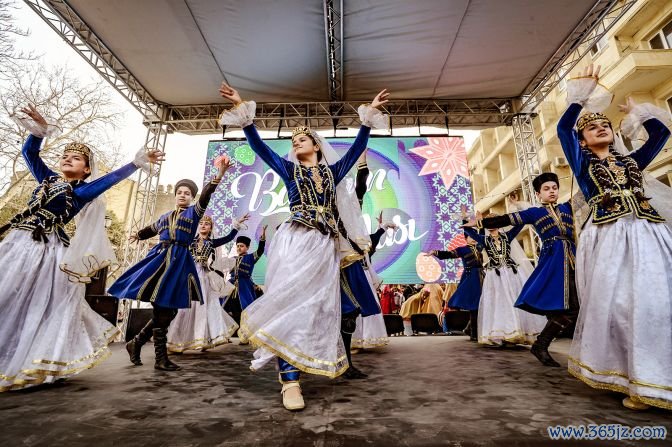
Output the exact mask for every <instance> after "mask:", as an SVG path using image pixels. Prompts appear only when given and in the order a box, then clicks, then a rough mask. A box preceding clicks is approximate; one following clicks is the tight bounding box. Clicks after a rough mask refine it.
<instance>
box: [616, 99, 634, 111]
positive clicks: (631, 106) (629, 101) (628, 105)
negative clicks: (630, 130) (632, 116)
mask: <svg viewBox="0 0 672 447" xmlns="http://www.w3.org/2000/svg"><path fill="white" fill-rule="evenodd" d="M636 106H637V103H636V102H635V100H634V99H632V98H628V99H627V101H625V104H620V105H619V106H618V109H619V110H620V111H621V112H623V113H626V114H627V113H630V112H632V109H634V108H635V107H636Z"/></svg>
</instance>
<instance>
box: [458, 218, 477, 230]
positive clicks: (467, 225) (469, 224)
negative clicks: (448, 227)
mask: <svg viewBox="0 0 672 447" xmlns="http://www.w3.org/2000/svg"><path fill="white" fill-rule="evenodd" d="M476 222H477V221H476V219H471V220H470V221H469V222H467V223H465V224H462V226H463V227H472V228H473V227H475V226H476Z"/></svg>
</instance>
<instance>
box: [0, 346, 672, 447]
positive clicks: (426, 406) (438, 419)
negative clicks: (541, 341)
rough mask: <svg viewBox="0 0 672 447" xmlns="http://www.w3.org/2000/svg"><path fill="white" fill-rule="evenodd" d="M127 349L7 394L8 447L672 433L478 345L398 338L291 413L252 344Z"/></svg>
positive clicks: (521, 357) (417, 441) (423, 442)
mask: <svg viewBox="0 0 672 447" xmlns="http://www.w3.org/2000/svg"><path fill="white" fill-rule="evenodd" d="M568 346H569V340H559V341H557V342H555V343H554V344H553V345H552V349H551V351H552V352H555V353H556V358H557V359H558V360H560V361H561V362H566V358H567V357H566V355H565V353H566V352H567V349H568ZM113 351H114V353H113V355H112V357H111V358H110V359H108V360H107V361H105V362H104V363H103V364H101V365H100V366H98V367H97V368H95V369H93V370H90V371H86V372H84V373H82V374H81V375H80V376H78V377H75V378H74V379H71V380H68V381H66V382H63V383H59V384H56V385H51V386H46V387H42V388H40V389H28V390H24V391H16V392H7V393H2V394H0V417H2V430H1V431H0V445H3V446H18V445H21V446H55V445H58V446H68V447H75V446H87V447H89V446H94V447H104V446H112V445H114V446H133V445H147V446H180V447H184V446H350V445H352V446H365V445H368V446H386V447H392V446H438V445H451V446H463V447H468V446H477V445H478V446H481V445H483V446H486V445H487V446H510V447H512V446H539V445H553V444H555V442H553V441H551V440H550V439H549V438H548V435H547V434H546V427H547V426H549V425H570V424H573V425H578V424H601V423H605V424H622V425H629V426H636V425H650V426H655V425H666V426H667V427H668V430H669V429H670V428H672V426H671V425H670V419H669V413H668V412H665V411H663V410H650V411H647V412H633V411H630V410H627V409H625V408H623V407H622V406H621V397H620V396H619V395H616V394H614V393H611V392H606V391H597V390H593V389H590V388H588V387H587V386H586V385H584V384H583V383H581V382H579V381H578V380H576V379H574V378H572V377H570V376H569V374H568V373H567V370H566V369H565V368H544V367H543V366H541V365H540V364H539V363H538V362H537V361H536V360H535V359H534V358H533V357H532V356H531V355H530V354H529V352H527V350H526V349H523V348H521V349H507V350H504V351H502V350H497V349H491V348H484V347H479V346H476V345H475V344H473V343H469V342H467V341H466V338H465V337H446V336H431V337H430V336H424V337H400V338H393V339H392V340H391V344H390V346H388V347H387V348H385V349H383V350H381V351H380V352H365V353H360V354H357V355H355V362H356V364H357V366H359V367H361V369H362V370H364V371H367V372H370V377H369V379H368V380H363V381H352V382H347V381H345V380H342V379H335V380H329V379H326V378H320V377H316V376H310V377H307V379H306V380H305V381H304V382H303V383H304V396H305V398H306V404H307V407H306V409H305V410H304V411H302V412H299V413H291V412H289V411H287V410H285V409H284V408H283V407H282V403H281V398H280V392H279V391H280V385H279V384H278V381H277V378H276V377H277V376H276V374H275V372H274V370H273V368H272V367H269V368H267V369H266V370H264V371H263V372H262V373H256V374H253V373H251V372H250V371H249V370H248V365H249V359H250V356H251V349H250V347H249V346H238V345H236V344H229V345H224V346H221V347H219V348H217V349H215V350H213V351H211V352H208V353H205V354H187V355H183V356H178V357H176V360H175V361H176V362H177V363H179V364H180V365H181V366H182V368H183V370H182V371H180V372H177V373H165V372H159V371H155V370H154V369H153V361H154V354H153V349H152V345H151V344H149V345H147V346H146V347H145V349H144V351H143V360H144V362H145V365H144V366H142V367H133V366H131V365H130V364H129V363H128V358H127V355H126V352H125V351H124V350H123V346H122V345H120V344H115V345H114V346H113ZM558 352H561V354H557V353H558ZM668 437H669V434H668ZM668 442H669V441H668ZM569 444H570V443H568V442H565V443H560V445H569ZM571 445H572V446H575V445H586V446H597V445H600V446H605V445H618V446H628V445H647V446H650V445H669V444H665V442H663V441H646V442H642V443H641V444H638V443H634V442H631V443H629V442H625V441H620V442H611V443H609V442H603V441H591V442H588V441H586V442H581V443H580V442H575V441H572V442H571Z"/></svg>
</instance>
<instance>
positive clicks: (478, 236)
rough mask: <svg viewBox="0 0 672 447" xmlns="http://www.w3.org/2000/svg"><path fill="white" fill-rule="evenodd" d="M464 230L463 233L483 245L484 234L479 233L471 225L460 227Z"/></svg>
mask: <svg viewBox="0 0 672 447" xmlns="http://www.w3.org/2000/svg"><path fill="white" fill-rule="evenodd" d="M462 229H463V230H464V235H465V236H469V237H470V238H472V239H473V240H475V241H476V242H478V243H479V244H481V245H482V246H485V235H483V234H480V233H479V232H478V230H477V229H475V228H472V227H462Z"/></svg>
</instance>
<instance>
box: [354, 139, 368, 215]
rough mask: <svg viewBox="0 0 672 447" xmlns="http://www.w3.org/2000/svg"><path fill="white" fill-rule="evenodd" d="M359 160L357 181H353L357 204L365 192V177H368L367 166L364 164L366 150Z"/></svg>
mask: <svg viewBox="0 0 672 447" xmlns="http://www.w3.org/2000/svg"><path fill="white" fill-rule="evenodd" d="M360 158H361V160H360V161H359V163H357V181H356V182H355V194H356V195H357V199H358V200H359V205H360V206H361V205H362V202H363V201H364V194H366V179H367V178H368V177H369V166H368V165H367V164H366V152H364V153H363V154H362V155H361V157H360Z"/></svg>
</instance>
